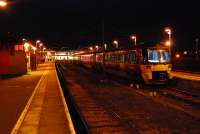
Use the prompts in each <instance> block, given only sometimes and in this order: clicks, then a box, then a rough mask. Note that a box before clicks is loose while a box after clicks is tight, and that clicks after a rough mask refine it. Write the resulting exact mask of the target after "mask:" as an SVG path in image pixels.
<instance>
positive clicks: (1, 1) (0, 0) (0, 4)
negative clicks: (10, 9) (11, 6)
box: [0, 0, 8, 7]
mask: <svg viewBox="0 0 200 134" xmlns="http://www.w3.org/2000/svg"><path fill="white" fill-rule="evenodd" d="M7 5H8V3H7V2H6V1H3V0H0V7H6V6H7Z"/></svg>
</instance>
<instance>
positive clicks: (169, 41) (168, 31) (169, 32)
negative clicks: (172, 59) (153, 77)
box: [165, 28, 172, 55]
mask: <svg viewBox="0 0 200 134" xmlns="http://www.w3.org/2000/svg"><path fill="white" fill-rule="evenodd" d="M165 32H166V33H167V34H168V37H169V39H168V43H166V45H167V46H169V53H170V55H171V53H172V52H171V45H172V39H171V38H172V31H171V29H170V28H165Z"/></svg>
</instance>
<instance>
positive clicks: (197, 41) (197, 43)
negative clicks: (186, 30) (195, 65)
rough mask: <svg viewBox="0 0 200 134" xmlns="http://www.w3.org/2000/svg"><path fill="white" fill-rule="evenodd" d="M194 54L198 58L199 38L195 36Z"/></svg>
mask: <svg viewBox="0 0 200 134" xmlns="http://www.w3.org/2000/svg"><path fill="white" fill-rule="evenodd" d="M195 41H196V56H197V59H198V58H199V38H196V40H195Z"/></svg>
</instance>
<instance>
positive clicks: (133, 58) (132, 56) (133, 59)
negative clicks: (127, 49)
mask: <svg viewBox="0 0 200 134" xmlns="http://www.w3.org/2000/svg"><path fill="white" fill-rule="evenodd" d="M128 62H129V64H135V63H136V53H135V52H134V53H131V54H129V55H128Z"/></svg>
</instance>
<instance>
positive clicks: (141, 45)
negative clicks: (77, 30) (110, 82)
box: [78, 42, 168, 55]
mask: <svg viewBox="0 0 200 134" xmlns="http://www.w3.org/2000/svg"><path fill="white" fill-rule="evenodd" d="M158 47H159V48H163V49H167V48H168V47H167V46H165V44H164V43H163V42H142V43H138V44H137V45H136V46H133V47H128V48H119V49H111V50H104V52H108V53H109V52H117V51H122V52H123V51H131V50H137V49H147V48H158ZM102 52H103V50H99V51H84V52H82V53H79V54H78V55H82V54H92V53H102Z"/></svg>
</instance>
